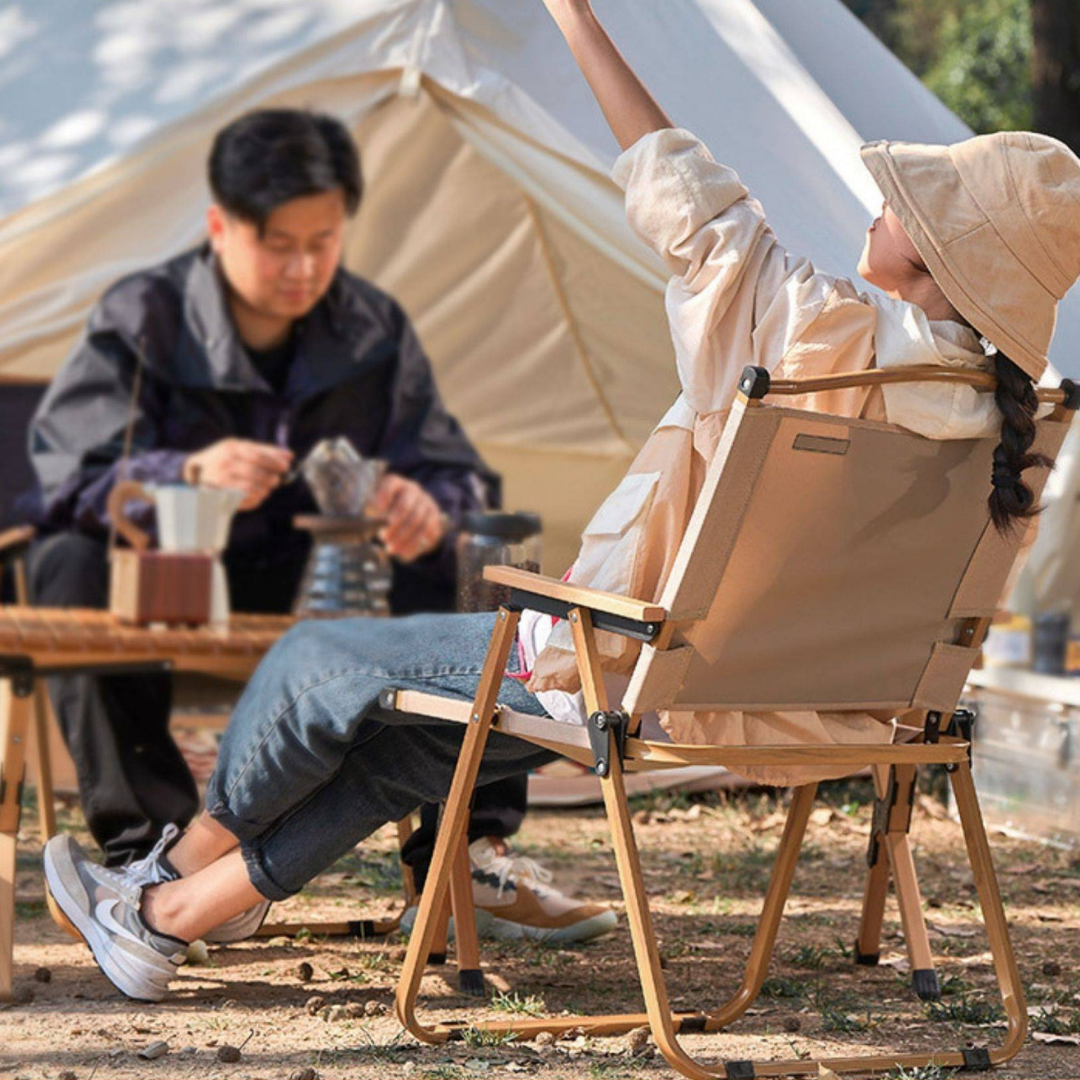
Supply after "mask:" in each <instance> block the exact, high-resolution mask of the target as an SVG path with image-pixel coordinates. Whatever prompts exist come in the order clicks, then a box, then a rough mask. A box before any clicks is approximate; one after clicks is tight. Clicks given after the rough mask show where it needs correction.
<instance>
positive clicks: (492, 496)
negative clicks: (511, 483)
mask: <svg viewBox="0 0 1080 1080" xmlns="http://www.w3.org/2000/svg"><path fill="white" fill-rule="evenodd" d="M389 330H390V332H391V334H392V335H393V337H394V340H395V342H396V345H397V364H396V369H395V373H394V382H393V391H392V396H391V403H390V414H389V418H388V421H387V424H386V426H385V428H384V430H383V438H382V442H381V446H380V450H379V453H380V456H381V457H382V458H384V460H385V461H386V462H387V465H388V467H389V469H390V470H391V471H392V472H395V473H398V474H400V475H401V476H406V477H408V478H409V479H410V480H415V481H416V482H417V483H418V484H419V485H420V486H421V487H423V488H424V490H425V491H427V492H428V494H429V495H431V497H432V498H433V499H434V500H435V501H436V502H437V503H438V504H439V506H440V507H441V508H442V510H443V512H444V513H446V514H447V515H448V516H449V518H450V521H451V523H452V527H451V530H450V533H449V534H448V536H447V538H446V540H444V541H443V544H442V545H441V547H440V548H439V549H438V550H437V551H435V552H433V553H432V554H431V555H428V556H426V557H425V558H424V559H420V560H417V562H416V563H414V564H412V565H413V566H414V567H415V568H416V569H417V570H427V569H430V570H431V572H433V573H435V574H436V575H437V576H444V577H445V576H448V575H449V576H450V577H452V576H453V574H454V572H455V570H454V561H453V546H454V544H453V541H454V538H455V535H456V533H457V530H458V529H459V528H460V525H461V519H462V516H463V515H464V514H465V513H467V512H469V511H472V510H484V509H495V508H498V507H499V506H500V505H501V500H502V490H501V488H502V485H501V480H500V477H499V475H498V474H497V473H495V472H493V471H492V470H491V469H489V468H488V467H487V465H486V464H485V463H484V461H483V459H482V458H481V457H480V455H479V454H478V453H477V451H476V449H475V448H474V447H473V445H472V443H471V442H470V441H469V439H468V437H467V436H466V434H465V432H464V431H463V430H462V427H461V425H460V424H459V423H458V422H457V420H456V419H454V417H453V416H451V415H450V413H449V412H447V410H446V407H445V406H444V405H443V402H442V399H441V397H440V396H439V391H438V388H437V387H436V385H435V378H434V375H433V373H432V370H431V363H430V361H429V360H428V358H427V355H426V354H425V353H424V350H423V347H422V346H421V344H420V340H419V338H418V337H417V335H416V331H415V330H414V329H413V326H412V324H411V323H410V321H409V319H408V317H407V316H406V315H405V313H404V311H402V309H401V308H400V307H399V306H398V305H397V304H393V305H392V307H391V309H390V326H389Z"/></svg>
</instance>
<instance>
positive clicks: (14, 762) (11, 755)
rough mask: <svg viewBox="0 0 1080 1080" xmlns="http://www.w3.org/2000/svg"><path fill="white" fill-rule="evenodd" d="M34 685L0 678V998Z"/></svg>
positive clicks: (6, 971) (11, 937) (6, 976)
mask: <svg viewBox="0 0 1080 1080" xmlns="http://www.w3.org/2000/svg"><path fill="white" fill-rule="evenodd" d="M32 693H33V686H32V685H27V684H18V685H16V684H15V683H14V682H13V680H11V679H3V680H0V754H2V755H3V756H2V757H0V1001H10V1000H11V991H12V978H13V974H12V973H13V967H14V960H15V957H14V951H15V857H16V847H17V843H18V840H17V838H18V834H19V820H20V818H21V816H22V789H23V774H24V771H25V767H26V740H27V737H28V735H29V729H30V710H31V702H32V697H31V695H32Z"/></svg>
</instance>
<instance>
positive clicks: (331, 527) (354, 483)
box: [293, 438, 393, 619]
mask: <svg viewBox="0 0 1080 1080" xmlns="http://www.w3.org/2000/svg"><path fill="white" fill-rule="evenodd" d="M300 471H301V473H302V475H303V477H304V479H305V480H306V481H307V484H308V487H309V488H310V489H311V493H312V495H313V496H314V497H315V501H316V503H317V504H318V505H319V508H320V510H321V511H322V513H319V514H300V515H297V516H296V517H295V518H293V524H294V525H295V526H296V527H297V528H298V529H304V530H306V531H307V532H310V533H311V537H312V545H311V552H310V554H309V555H308V559H307V563H306V564H305V566H304V573H303V576H302V578H301V581H300V588H299V590H298V592H297V595H296V601H295V603H294V605H293V614H294V615H296V616H298V617H300V618H309V619H310V618H342V617H345V616H355V615H367V616H383V615H389V614H390V587H391V585H392V583H393V572H392V568H391V564H390V557H389V556H388V555H387V554H386V550H385V549H384V548H383V546H382V544H380V543H379V542H378V539H377V534H378V532H379V529H380V528H382V526H383V525H385V524H386V518H385V517H382V516H379V515H375V514H369V513H367V511H366V509H365V507H366V506H367V504H368V502H369V501H370V499H371V497H372V496H373V495H374V494H375V489H376V487H377V486H378V482H379V480H380V479H381V477H382V474H383V472H384V471H385V463H384V462H381V461H378V460H376V459H373V458H368V459H364V458H361V457H360V455H359V454H358V453H357V452H356V450H355V449H354V448H353V446H352V444H351V443H350V442H349V441H348V440H347V439H344V438H338V439H326V440H324V441H323V442H321V443H319V445H318V446H316V447H315V449H314V450H313V451H312V452H311V453H310V454H309V455H308V457H307V459H306V460H305V462H304V464H303V466H302V467H301V470H300Z"/></svg>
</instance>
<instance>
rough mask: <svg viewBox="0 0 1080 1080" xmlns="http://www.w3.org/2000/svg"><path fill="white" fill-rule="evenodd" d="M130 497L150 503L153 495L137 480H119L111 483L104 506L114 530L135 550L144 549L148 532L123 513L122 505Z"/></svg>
mask: <svg viewBox="0 0 1080 1080" xmlns="http://www.w3.org/2000/svg"><path fill="white" fill-rule="evenodd" d="M132 499H141V500H143V501H144V502H148V503H152V502H153V501H154V500H153V497H152V496H151V495H150V492H148V491H147V490H146V488H144V487H143V486H142V484H140V483H139V481H138V480H121V481H120V482H119V483H118V484H114V485H113V489H112V491H110V492H109V498H108V500H107V502H106V506H107V507H108V510H109V518H110V520H111V521H112V523H113V525H115V527H116V531H117V532H118V533H119V534H120V535H121V536H122V537H123V538H124V539H125V540H126V541H127V542H128V543H129V544H130V545H131V546H132V547H133V548H134V549H135V550H136V551H146V550H148V549H149V547H150V544H151V537H150V534H149V533H148V532H147V531H146V530H145V529H140V528H139V526H138V525H136V524H135V522H134V521H132V520H131V518H129V517H128V516H127V515H126V514H125V513H124V506H125V505H126V504H127V503H128V502H130V501H131V500H132Z"/></svg>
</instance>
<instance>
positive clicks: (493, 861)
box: [476, 852, 554, 899]
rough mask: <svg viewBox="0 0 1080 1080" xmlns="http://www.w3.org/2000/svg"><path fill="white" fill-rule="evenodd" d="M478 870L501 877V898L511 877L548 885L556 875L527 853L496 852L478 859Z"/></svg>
mask: <svg viewBox="0 0 1080 1080" xmlns="http://www.w3.org/2000/svg"><path fill="white" fill-rule="evenodd" d="M476 867H477V869H478V870H482V871H483V872H484V873H487V874H494V875H496V876H497V877H498V879H499V892H498V896H499V899H502V894H503V890H504V889H505V888H506V886H507V884H508V883H509V881H510V879H511V878H513V879H514V881H515V882H518V881H523V882H525V883H527V884H533V885H546V884H548V882H550V881H551V879H552V877H553V876H554V875H553V874H552V873H551V871H550V870H548V869H547V868H546V867H544V866H541V865H540V864H539V863H538V862H537V861H536V860H535V859H530V858H529V857H528V856H527V855H497V854H495V853H494V852H491V854H489V855H487V856H486V857H484V859H483V860H482V861H479V860H477V861H476Z"/></svg>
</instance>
